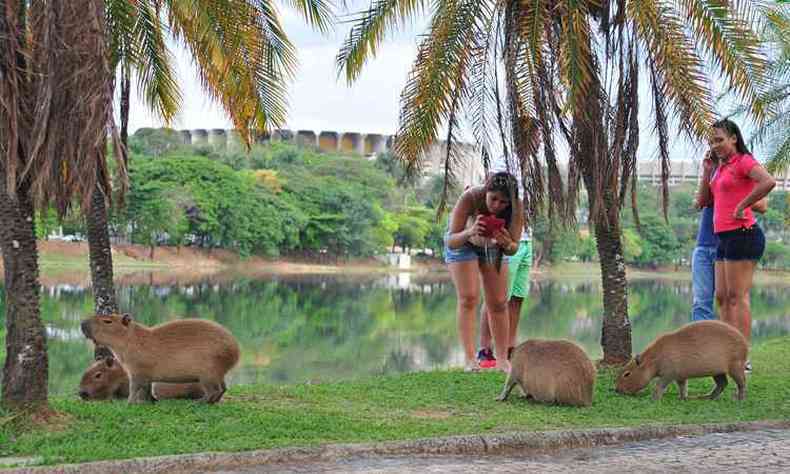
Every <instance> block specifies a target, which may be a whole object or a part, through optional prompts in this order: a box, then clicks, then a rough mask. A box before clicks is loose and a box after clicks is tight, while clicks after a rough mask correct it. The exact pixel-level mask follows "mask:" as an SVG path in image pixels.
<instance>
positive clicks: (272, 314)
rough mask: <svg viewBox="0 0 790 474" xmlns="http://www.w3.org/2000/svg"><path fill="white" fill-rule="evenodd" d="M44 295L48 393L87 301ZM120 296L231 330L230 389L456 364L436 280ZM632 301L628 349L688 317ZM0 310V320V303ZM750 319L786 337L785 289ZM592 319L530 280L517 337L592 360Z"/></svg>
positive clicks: (681, 298)
mask: <svg viewBox="0 0 790 474" xmlns="http://www.w3.org/2000/svg"><path fill="white" fill-rule="evenodd" d="M0 289H2V287H0ZM42 290H43V291H42V315H43V318H44V320H45V323H46V328H47V334H48V336H49V351H50V380H51V382H50V384H51V390H52V392H53V393H69V392H73V391H75V387H76V384H77V383H78V380H79V376H80V374H81V373H82V371H83V369H84V368H85V367H86V366H87V365H88V364H89V363H90V359H91V356H92V347H91V345H90V343H89V342H88V341H86V340H85V339H84V338H83V337H82V335H81V333H80V332H79V321H80V320H81V319H82V318H84V317H85V315H88V314H90V313H91V311H92V306H93V302H92V296H91V293H90V290H89V289H86V288H84V287H80V286H79V285H74V284H58V285H53V286H47V287H44V288H43V289H42ZM118 291H119V297H120V305H121V308H122V310H123V311H126V312H130V313H131V314H132V315H133V316H134V317H135V318H136V319H137V320H139V321H141V322H143V323H145V324H148V325H153V324H158V323H161V322H164V321H169V320H172V319H176V318H180V317H196V318H207V319H212V320H215V321H217V322H219V323H220V324H222V325H224V326H226V327H227V328H228V329H230V330H231V331H232V332H233V334H234V335H235V336H236V337H237V338H238V339H239V343H240V344H241V347H242V358H241V362H240V364H239V367H237V368H236V369H235V370H234V371H233V372H232V374H231V378H232V383H253V382H267V383H284V384H285V383H300V382H305V381H311V382H318V381H328V380H338V379H349V378H354V377H358V376H363V375H369V374H381V373H397V372H408V371H415V370H425V369H431V368H441V367H448V366H460V365H461V363H462V358H463V354H462V352H461V350H460V348H459V347H458V343H457V336H456V322H455V294H454V290H453V286H452V283H451V282H450V281H449V280H448V279H447V277H446V276H444V275H439V276H433V277H431V278H427V277H424V276H417V275H411V274H394V275H384V276H374V277H359V276H349V275H309V276H293V275H273V276H267V277H265V278H237V279H224V280H222V281H203V282H198V283H189V284H178V283H175V282H167V283H158V282H157V280H155V279H154V278H153V277H152V278H151V279H150V280H146V283H144V284H131V285H122V286H119V288H118ZM0 298H2V296H0ZM629 304H630V315H631V318H632V323H633V339H634V350H636V351H640V350H641V349H643V348H644V347H645V345H646V344H648V343H649V342H650V341H651V340H652V339H653V338H654V337H655V336H656V335H657V334H659V333H661V332H663V331H666V330H668V329H672V328H675V327H678V326H680V325H681V324H684V323H685V322H686V321H687V320H688V317H689V308H690V305H691V290H690V283H689V282H688V281H654V280H642V281H634V282H631V283H630V286H629ZM0 310H1V311H0V318H2V317H4V315H5V310H4V308H3V307H2V300H1V299H0ZM752 310H753V312H754V319H755V320H754V324H753V337H754V339H755V340H756V341H759V340H760V339H764V338H767V337H772V336H775V335H784V334H788V333H790V295H789V294H788V292H787V291H786V288H785V287H760V288H757V289H755V290H754V291H753V295H752ZM601 313H602V307H601V297H600V285H599V284H598V283H597V282H565V281H560V280H540V281H534V282H533V283H532V286H531V290H530V297H529V300H528V301H527V303H525V309H524V313H523V316H522V322H521V326H520V335H521V338H522V339H523V338H526V337H527V336H529V337H545V338H570V339H573V340H575V341H577V342H578V343H580V344H581V345H582V346H583V347H584V348H585V349H586V350H587V352H588V353H589V354H590V355H591V356H592V357H600V353H601V350H600V346H599V337H600V328H601ZM3 328H4V326H3ZM0 331H1V332H0V335H4V329H2V330H0Z"/></svg>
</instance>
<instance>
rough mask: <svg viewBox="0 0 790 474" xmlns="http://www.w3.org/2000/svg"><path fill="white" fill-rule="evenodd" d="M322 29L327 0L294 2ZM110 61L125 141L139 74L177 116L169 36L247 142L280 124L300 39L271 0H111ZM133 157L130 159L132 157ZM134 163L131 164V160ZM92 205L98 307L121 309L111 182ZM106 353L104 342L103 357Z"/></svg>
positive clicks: (157, 102) (161, 108)
mask: <svg viewBox="0 0 790 474" xmlns="http://www.w3.org/2000/svg"><path fill="white" fill-rule="evenodd" d="M291 3H292V4H293V6H294V7H295V8H296V9H297V10H298V11H299V12H300V13H301V14H302V16H303V17H304V18H305V20H306V21H307V22H308V23H310V24H311V25H313V26H314V27H315V28H317V29H319V30H322V31H324V30H326V29H328V28H329V27H330V25H331V22H332V18H333V16H332V11H331V8H330V7H329V5H328V4H327V3H326V2H324V1H323V0H298V1H295V2H291ZM106 4H107V17H108V22H109V31H108V33H109V36H108V37H109V40H110V51H111V53H112V55H111V64H112V66H113V68H114V70H117V71H118V75H119V77H120V84H121V100H120V122H121V130H120V137H121V141H122V142H123V143H124V145H126V140H127V137H128V122H129V94H130V88H131V82H132V76H134V78H135V79H136V81H137V83H138V84H139V86H140V89H141V92H142V95H143V96H144V97H145V100H146V103H147V105H148V107H150V108H151V109H152V110H153V111H154V112H155V113H157V114H158V115H159V116H161V117H162V118H163V119H164V120H165V122H170V121H171V120H172V119H173V118H174V117H175V115H176V113H177V112H178V110H179V109H180V106H181V93H180V90H179V88H178V85H177V83H176V79H175V75H174V72H173V67H172V61H173V60H172V54H171V53H170V51H169V50H168V48H167V46H166V37H167V35H168V34H171V35H172V37H173V38H174V39H175V40H176V41H177V42H178V43H180V44H181V45H182V46H184V47H185V48H186V49H187V50H188V51H189V52H190V54H191V55H192V57H193V58H194V60H195V63H196V65H197V72H198V74H199V76H200V78H201V81H202V84H203V86H204V88H205V90H206V91H207V92H208V93H209V95H210V96H211V97H213V98H215V99H217V100H218V101H219V102H220V103H221V104H222V107H223V108H224V109H225V111H226V112H227V113H228V115H229V116H230V117H231V119H232V121H233V123H234V126H235V127H236V129H237V130H239V131H241V132H242V134H243V138H244V139H245V140H246V141H247V143H249V142H250V140H251V132H252V131H254V130H268V129H270V128H274V127H279V126H281V125H282V124H283V123H284V122H285V118H286V92H287V89H286V88H287V86H288V83H289V81H290V79H291V78H292V77H293V74H294V71H295V67H296V55H295V51H294V48H293V46H292V45H291V43H290V41H289V40H288V38H287V36H286V34H285V31H284V30H283V28H282V26H281V24H280V20H279V16H278V14H277V9H276V8H275V6H274V4H273V2H271V1H263V2H261V1H251V0H225V1H210V2H209V1H205V0H138V1H135V2H130V1H128V0H107V1H106ZM125 163H126V162H125ZM126 164H127V165H128V163H126ZM96 191H97V192H96V193H94V199H93V200H92V201H91V203H90V208H89V210H88V212H87V216H86V218H87V227H88V243H89V247H90V268H91V278H92V282H93V292H94V301H95V310H96V312H97V314H110V313H114V312H117V311H118V304H117V301H116V298H115V290H114V285H113V273H112V271H113V265H112V253H111V248H110V237H109V230H108V226H107V202H108V197H109V194H110V193H109V192H108V190H107V189H97V190H96ZM105 353H106V352H105V351H104V350H102V349H100V348H99V349H97V353H96V356H100V355H104V354H105Z"/></svg>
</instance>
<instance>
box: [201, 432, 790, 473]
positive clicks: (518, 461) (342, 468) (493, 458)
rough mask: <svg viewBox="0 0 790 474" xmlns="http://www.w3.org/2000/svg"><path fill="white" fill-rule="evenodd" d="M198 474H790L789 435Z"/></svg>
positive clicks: (733, 436) (739, 434)
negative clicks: (702, 473) (787, 473)
mask: <svg viewBox="0 0 790 474" xmlns="http://www.w3.org/2000/svg"><path fill="white" fill-rule="evenodd" d="M197 472H212V473H222V474H241V473H245V474H247V473H258V472H267V473H300V474H301V473H373V472H375V473H382V474H387V473H392V474H395V473H406V474H409V473H414V474H418V473H419V474H429V473H440V472H441V473H462V472H463V473H466V472H485V473H524V472H534V473H538V472H545V473H555V472H556V473H560V472H562V473H566V472H597V473H632V472H639V473H640V474H643V473H659V472H661V473H663V472H673V473H678V472H717V473H721V472H727V473H731V472H752V473H763V472H790V430H768V431H758V432H737V433H715V434H708V435H704V436H699V437H680V438H673V439H665V440H655V441H644V442H639V443H628V444H624V445H620V446H610V447H598V448H584V449H568V450H560V451H556V452H553V453H544V454H536V453H532V454H529V455H523V456H516V455H499V456H497V455H482V456H427V457H426V456H395V457H384V458H376V457H374V458H356V459H349V460H342V461H333V462H318V463H305V464H280V465H274V466H272V465H263V466H248V467H246V468H244V469H231V470H224V469H217V470H208V471H197Z"/></svg>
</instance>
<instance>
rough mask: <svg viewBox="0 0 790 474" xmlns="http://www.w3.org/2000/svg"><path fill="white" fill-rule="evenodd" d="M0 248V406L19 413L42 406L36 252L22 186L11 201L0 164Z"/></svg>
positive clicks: (43, 354) (42, 336)
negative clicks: (1, 325)
mask: <svg viewBox="0 0 790 474" xmlns="http://www.w3.org/2000/svg"><path fill="white" fill-rule="evenodd" d="M0 247H2V252H3V265H4V267H5V296H6V317H5V323H6V338H5V345H6V358H5V365H4V367H3V394H2V403H3V405H4V406H6V407H11V408H19V407H24V406H30V405H41V404H46V402H47V382H48V371H47V369H48V359H47V339H46V333H45V332H44V326H43V324H42V323H41V314H40V310H39V293H40V284H39V281H38V250H37V248H36V232H35V225H34V222H33V203H32V201H31V199H30V192H29V187H28V185H27V184H24V185H22V186H19V187H18V189H17V190H16V200H12V199H11V198H10V197H9V195H8V189H7V188H6V173H5V167H4V166H3V164H2V161H0Z"/></svg>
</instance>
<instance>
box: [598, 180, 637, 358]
mask: <svg viewBox="0 0 790 474" xmlns="http://www.w3.org/2000/svg"><path fill="white" fill-rule="evenodd" d="M609 192H611V191H609ZM616 215H617V214H616ZM619 220H620V219H619V215H617V217H616V218H615V219H613V221H614V222H609V225H608V226H607V225H606V224H604V223H601V222H597V223H596V224H595V239H596V242H597V246H598V256H599V258H600V263H601V286H602V288H603V312H604V317H603V324H602V328H601V347H603V360H604V363H605V364H615V365H616V364H622V363H624V362H627V361H628V359H629V358H630V357H631V321H630V320H629V319H628V282H627V281H626V276H625V259H624V258H623V244H622V236H621V233H620V222H619Z"/></svg>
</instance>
